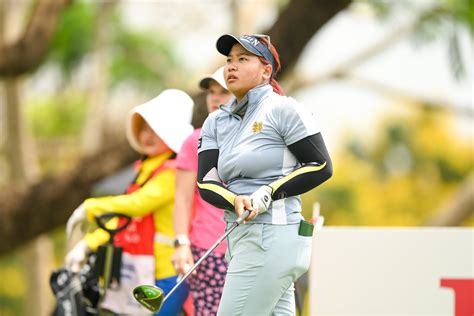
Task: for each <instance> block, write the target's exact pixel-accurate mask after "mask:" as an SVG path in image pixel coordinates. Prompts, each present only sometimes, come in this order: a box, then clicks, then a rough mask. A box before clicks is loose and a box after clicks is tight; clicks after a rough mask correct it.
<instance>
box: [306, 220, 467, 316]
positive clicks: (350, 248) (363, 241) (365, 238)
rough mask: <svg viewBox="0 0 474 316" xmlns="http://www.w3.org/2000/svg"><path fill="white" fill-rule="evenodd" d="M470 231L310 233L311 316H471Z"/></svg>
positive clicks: (328, 230)
mask: <svg viewBox="0 0 474 316" xmlns="http://www.w3.org/2000/svg"><path fill="white" fill-rule="evenodd" d="M473 242H474V229H470V228H353V227H351V228H349V227H339V228H333V227H324V228H323V229H322V230H319V231H316V233H315V235H314V242H313V256H312V262H311V268H310V272H309V278H310V279H309V280H310V285H309V299H310V314H311V315H318V316H319V315H324V316H330V315H337V316H339V315H344V316H350V315H364V316H366V315H377V316H381V315H397V316H401V315H403V316H410V315H417V316H418V315H427V316H428V315H429V316H434V315H447V316H448V315H449V316H454V315H455V316H464V315H466V316H467V315H469V316H472V315H474V265H473V264H474V258H473V253H474V248H473Z"/></svg>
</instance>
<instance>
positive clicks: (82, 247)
mask: <svg viewBox="0 0 474 316" xmlns="http://www.w3.org/2000/svg"><path fill="white" fill-rule="evenodd" d="M90 251H91V250H90V248H89V247H88V246H87V244H86V242H85V241H84V240H80V241H79V242H78V243H77V244H76V245H75V246H74V248H72V249H71V251H69V252H68V253H67V255H66V260H65V261H66V262H65V263H66V267H67V268H68V269H69V270H71V271H72V272H74V273H77V272H79V270H80V269H81V267H82V265H83V264H84V262H86V259H87V255H88V254H89V252H90Z"/></svg>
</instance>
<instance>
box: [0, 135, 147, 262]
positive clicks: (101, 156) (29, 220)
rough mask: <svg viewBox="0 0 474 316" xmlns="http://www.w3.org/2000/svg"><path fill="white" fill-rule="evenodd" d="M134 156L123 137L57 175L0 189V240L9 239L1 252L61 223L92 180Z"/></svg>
mask: <svg viewBox="0 0 474 316" xmlns="http://www.w3.org/2000/svg"><path fill="white" fill-rule="evenodd" d="M137 158H138V155H137V154H136V153H135V152H133V151H132V150H131V149H130V146H129V145H128V143H127V142H126V141H125V140H123V138H122V142H121V143H118V144H117V143H115V144H109V146H106V147H104V148H103V149H102V150H101V151H100V152H99V153H97V154H95V155H93V156H90V157H86V158H83V159H81V160H80V161H79V162H78V163H77V165H76V167H75V168H73V169H72V170H70V171H69V172H64V173H63V174H62V175H61V176H60V177H56V178H45V179H43V180H42V181H40V182H38V183H36V184H34V185H32V186H29V187H11V188H8V189H4V190H3V191H0V210H1V211H0V240H4V241H8V242H2V243H0V255H2V254H4V253H5V252H7V251H10V250H12V249H14V248H15V247H17V246H19V245H21V244H23V243H25V242H27V241H29V240H31V239H32V238H34V237H37V236H38V235H40V234H42V233H45V232H48V231H50V230H52V229H54V228H56V227H58V226H60V225H64V223H66V221H67V219H68V217H69V216H70V215H71V212H72V211H73V210H74V209H75V208H76V207H77V206H78V205H79V204H80V203H81V202H82V201H83V200H84V199H85V198H87V197H88V196H90V194H91V188H92V186H93V185H94V183H96V182H97V181H98V180H99V179H101V178H103V177H105V176H107V175H109V174H111V173H113V172H115V171H117V170H119V169H120V168H122V167H124V166H126V165H128V164H130V163H132V162H133V161H134V160H135V159H137ZM19 232H21V233H19Z"/></svg>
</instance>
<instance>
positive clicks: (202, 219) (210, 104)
mask: <svg viewBox="0 0 474 316" xmlns="http://www.w3.org/2000/svg"><path fill="white" fill-rule="evenodd" d="M199 86H200V87H201V88H202V89H203V90H205V91H206V93H207V94H206V104H207V110H208V112H209V113H211V112H214V111H216V110H218V109H219V106H220V105H221V104H225V103H227V102H228V101H229V100H230V98H231V97H232V94H231V93H230V92H229V91H228V90H227V86H226V84H225V81H224V67H221V68H219V69H218V70H217V71H216V72H215V73H214V74H212V75H209V76H206V77H204V78H203V79H202V80H201V81H200V82H199ZM200 133H201V129H200V128H198V129H196V130H194V132H193V133H192V134H191V135H190V136H189V137H188V138H187V139H186V140H185V141H184V143H183V146H182V147H181V150H180V152H179V153H178V156H177V165H176V167H177V171H176V201H175V207H174V211H173V223H174V229H175V232H176V239H175V248H176V249H175V252H174V254H173V256H172V258H171V261H172V262H173V264H174V267H175V269H176V272H177V273H179V274H185V273H186V272H187V270H188V269H189V268H190V267H191V266H193V265H194V262H195V261H197V260H198V259H199V258H200V257H201V256H202V255H203V254H204V253H205V252H206V251H207V250H208V249H209V248H210V247H211V246H212V245H213V244H214V243H215V242H216V240H217V239H218V238H219V237H220V236H221V235H222V234H223V233H224V231H225V222H224V220H223V218H224V211H223V210H222V209H218V208H216V207H214V206H212V205H211V204H209V203H207V202H205V201H204V200H203V199H202V198H201V196H200V194H199V191H198V188H197V185H196V182H197V170H198V155H197V147H198V139H199V136H200ZM225 251H226V244H225V242H223V243H221V244H220V245H219V246H218V247H217V248H216V249H215V250H214V252H212V253H211V254H210V255H209V257H207V258H206V260H204V261H203V262H202V263H201V264H200V265H199V267H198V268H197V269H196V271H195V272H193V274H192V275H191V276H190V277H189V278H188V280H187V282H188V283H189V285H190V290H191V295H192V297H193V301H194V311H195V315H196V316H201V315H215V314H216V313H217V308H218V306H219V302H220V298H221V294H222V289H223V287H224V281H225V275H226V271H227V262H226V261H225V258H224V256H225Z"/></svg>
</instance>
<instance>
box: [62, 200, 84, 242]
mask: <svg viewBox="0 0 474 316" xmlns="http://www.w3.org/2000/svg"><path fill="white" fill-rule="evenodd" d="M86 219H87V217H86V208H85V207H84V203H82V204H81V205H79V206H78V207H77V208H76V209H75V210H74V212H73V213H72V215H71V217H69V219H68V220H67V224H66V235H67V238H68V239H69V240H71V237H72V232H73V231H74V228H75V227H76V226H77V225H78V224H82V223H83V222H84V221H85V220H86Z"/></svg>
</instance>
